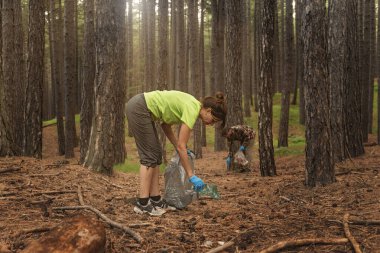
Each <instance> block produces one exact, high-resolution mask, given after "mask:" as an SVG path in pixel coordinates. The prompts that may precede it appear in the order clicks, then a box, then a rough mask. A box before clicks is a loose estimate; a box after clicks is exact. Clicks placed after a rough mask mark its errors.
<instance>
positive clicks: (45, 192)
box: [32, 191, 77, 195]
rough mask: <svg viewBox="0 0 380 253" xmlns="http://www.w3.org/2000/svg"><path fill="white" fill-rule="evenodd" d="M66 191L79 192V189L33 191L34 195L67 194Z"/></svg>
mask: <svg viewBox="0 0 380 253" xmlns="http://www.w3.org/2000/svg"><path fill="white" fill-rule="evenodd" d="M65 193H77V191H44V192H32V194H33V195H42V194H65Z"/></svg>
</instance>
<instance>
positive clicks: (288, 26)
mask: <svg viewBox="0 0 380 253" xmlns="http://www.w3.org/2000/svg"><path fill="white" fill-rule="evenodd" d="M292 3H293V1H292V0H286V15H285V18H284V21H285V34H284V36H283V37H284V41H285V42H284V45H285V46H284V51H285V52H284V55H285V58H284V77H285V82H284V83H283V85H281V115H280V125H279V133H278V147H287V146H288V136H289V109H290V89H291V87H292V84H293V65H294V61H293V58H294V57H293V7H292Z"/></svg>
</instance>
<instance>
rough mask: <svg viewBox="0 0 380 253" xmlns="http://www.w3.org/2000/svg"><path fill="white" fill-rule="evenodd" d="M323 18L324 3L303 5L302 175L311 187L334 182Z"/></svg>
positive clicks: (312, 1) (320, 0)
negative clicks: (303, 100) (303, 170)
mask: <svg viewBox="0 0 380 253" xmlns="http://www.w3.org/2000/svg"><path fill="white" fill-rule="evenodd" d="M325 16H326V7H325V1H324V0H307V1H306V2H305V9H304V13H303V18H302V19H303V24H302V37H303V38H304V46H305V47H304V60H305V62H304V65H305V103H306V105H305V106H306V148H305V151H306V162H305V166H306V168H305V169H306V173H305V174H306V185H307V186H311V187H314V186H317V185H326V184H330V183H332V182H334V181H335V175H334V157H333V153H332V147H331V123H330V111H329V82H328V70H327V66H328V64H327V43H326V30H325V29H326V20H325ZM315 91H318V92H315Z"/></svg>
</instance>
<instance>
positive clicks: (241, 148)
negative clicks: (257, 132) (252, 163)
mask: <svg viewBox="0 0 380 253" xmlns="http://www.w3.org/2000/svg"><path fill="white" fill-rule="evenodd" d="M246 149H247V148H246V147H244V146H243V145H242V146H240V148H239V150H240V151H245V150H246Z"/></svg>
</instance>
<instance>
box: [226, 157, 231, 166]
mask: <svg viewBox="0 0 380 253" xmlns="http://www.w3.org/2000/svg"><path fill="white" fill-rule="evenodd" d="M231 160H232V159H231V156H229V157H227V159H226V164H227V169H230V167H231Z"/></svg>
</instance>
